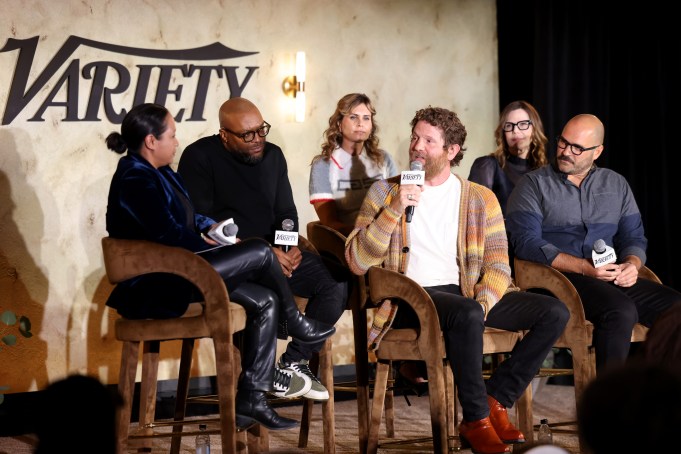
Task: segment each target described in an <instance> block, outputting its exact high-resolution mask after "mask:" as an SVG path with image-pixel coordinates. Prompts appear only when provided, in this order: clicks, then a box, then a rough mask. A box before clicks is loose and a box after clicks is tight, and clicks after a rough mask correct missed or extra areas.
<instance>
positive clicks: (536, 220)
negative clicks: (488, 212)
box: [506, 165, 648, 265]
mask: <svg viewBox="0 0 681 454" xmlns="http://www.w3.org/2000/svg"><path fill="white" fill-rule="evenodd" d="M567 177H568V176H567V174H564V173H562V172H560V171H558V170H555V169H554V168H553V167H552V166H550V165H549V166H545V167H542V168H540V169H537V170H534V171H532V172H530V173H528V174H526V175H525V176H524V177H523V178H521V179H520V181H519V182H518V184H517V185H516V187H515V189H514V190H513V193H512V194H511V197H510V198H509V200H508V205H507V207H506V229H507V231H508V233H509V237H510V241H511V246H512V247H513V250H514V251H515V254H516V256H517V257H518V258H520V259H524V260H531V261H533V262H539V263H544V264H547V265H550V264H551V263H552V262H553V260H554V259H555V258H556V256H557V255H558V254H559V253H561V252H563V253H566V254H570V255H572V256H575V257H582V258H589V259H590V258H591V251H592V248H593V244H594V242H595V241H596V240H599V239H602V240H604V241H605V243H606V244H607V245H609V246H612V247H614V249H615V252H616V253H617V256H618V257H622V258H623V257H626V256H629V255H635V256H636V257H638V258H639V259H640V260H641V263H642V264H644V263H645V261H646V252H645V251H646V247H647V243H648V240H647V239H646V237H645V235H644V233H643V222H642V220H641V213H640V212H639V210H638V206H637V205H636V200H635V199H634V195H633V193H632V191H631V188H630V187H629V184H628V183H627V181H626V180H625V178H624V177H623V176H622V175H620V174H618V173H616V172H614V171H612V170H610V169H604V168H599V167H596V166H595V165H594V166H593V167H592V168H591V170H590V171H589V173H588V175H587V176H586V178H584V180H583V181H582V184H581V186H580V187H577V186H576V185H575V184H574V183H572V182H571V181H570V180H568V178H567Z"/></svg>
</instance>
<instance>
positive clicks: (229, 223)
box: [208, 218, 239, 244]
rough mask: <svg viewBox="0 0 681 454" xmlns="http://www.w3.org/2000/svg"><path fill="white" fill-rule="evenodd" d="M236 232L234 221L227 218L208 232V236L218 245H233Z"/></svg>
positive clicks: (237, 228)
mask: <svg viewBox="0 0 681 454" xmlns="http://www.w3.org/2000/svg"><path fill="white" fill-rule="evenodd" d="M238 231H239V227H238V226H237V225H236V224H235V223H234V219H233V218H229V219H227V220H226V221H222V222H221V223H220V224H219V225H218V226H217V227H215V228H214V229H213V230H211V231H210V232H208V236H210V237H211V238H212V239H214V240H215V241H217V242H218V243H220V244H235V243H236V233H237V232H238Z"/></svg>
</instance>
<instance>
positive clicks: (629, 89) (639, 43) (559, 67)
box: [497, 0, 681, 289]
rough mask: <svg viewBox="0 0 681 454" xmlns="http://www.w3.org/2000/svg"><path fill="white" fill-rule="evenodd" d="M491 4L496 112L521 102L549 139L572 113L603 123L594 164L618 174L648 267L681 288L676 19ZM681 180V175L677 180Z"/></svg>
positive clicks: (620, 6)
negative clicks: (631, 198) (632, 204)
mask: <svg viewBox="0 0 681 454" xmlns="http://www.w3.org/2000/svg"><path fill="white" fill-rule="evenodd" d="M625 5H626V3H622V2H605V1H599V0H596V1H584V0H569V1H568V0H525V1H519V0H497V27H498V35H499V36H498V37H499V103H500V106H499V109H500V110H501V109H502V108H503V107H504V106H505V105H506V104H508V103H509V102H511V101H514V100H518V99H524V100H526V101H528V102H530V103H531V104H532V105H534V106H535V107H536V108H537V110H538V112H539V115H540V116H541V118H542V121H543V122H544V128H545V133H546V136H547V137H548V138H549V145H548V149H549V153H550V159H553V157H555V149H556V145H555V144H556V142H555V137H556V136H557V135H558V134H560V132H561V131H562V129H563V125H564V124H565V123H566V122H567V121H568V120H569V119H570V118H572V117H573V116H574V115H577V114H580V113H591V114H594V115H596V116H597V117H599V118H600V119H601V121H603V124H604V125H605V149H604V151H603V153H602V154H601V157H600V158H599V159H598V160H597V161H596V164H597V165H599V166H600V167H607V168H610V169H613V170H615V171H616V172H618V173H620V174H622V175H623V176H624V177H625V178H626V179H627V180H628V181H629V184H630V185H631V187H632V190H633V191H634V194H635V196H636V201H637V203H638V206H639V209H640V210H641V214H642V216H643V224H644V227H645V232H646V237H647V238H648V251H647V252H648V262H647V265H648V266H649V267H650V268H651V269H652V270H653V271H655V272H656V273H657V275H658V276H659V277H660V278H661V279H662V281H663V282H664V283H665V284H667V285H669V286H671V287H675V288H677V289H679V288H681V270H680V269H679V268H678V267H675V265H674V263H675V262H676V260H675V258H676V256H681V251H680V249H681V246H680V245H679V242H678V241H677V238H676V235H677V233H676V232H677V226H676V225H675V224H673V223H672V220H673V219H674V218H675V216H674V215H675V214H676V213H675V210H676V207H677V206H678V205H679V199H680V198H681V191H679V190H678V186H679V184H681V181H678V180H676V178H677V175H679V171H678V167H679V164H680V159H679V150H677V149H676V144H675V143H674V139H673V134H674V131H677V133H678V131H679V130H681V113H680V108H681V105H680V101H681V64H680V62H679V59H680V57H681V22H680V21H678V20H677V18H676V16H675V15H674V14H672V13H671V12H670V11H669V8H667V7H666V6H663V4H662V3H661V2H658V1H657V0H655V1H647V2H642V3H635V4H631V7H627V6H625ZM680 180H681V178H680Z"/></svg>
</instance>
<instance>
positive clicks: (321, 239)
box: [298, 221, 394, 453]
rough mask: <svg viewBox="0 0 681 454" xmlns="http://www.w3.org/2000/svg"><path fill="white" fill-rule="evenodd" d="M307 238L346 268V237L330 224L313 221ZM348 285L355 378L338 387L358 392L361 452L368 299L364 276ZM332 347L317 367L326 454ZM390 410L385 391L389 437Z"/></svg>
mask: <svg viewBox="0 0 681 454" xmlns="http://www.w3.org/2000/svg"><path fill="white" fill-rule="evenodd" d="M307 239H308V240H309V241H310V243H312V245H313V246H314V248H315V249H316V250H317V252H318V253H319V254H320V255H322V256H323V257H326V258H329V259H331V260H335V261H336V262H338V263H339V264H340V265H341V266H343V267H345V268H348V264H347V262H346V260H345V239H346V238H345V236H344V235H343V234H341V233H340V232H338V231H337V230H335V229H333V228H331V227H327V226H325V225H323V224H321V223H320V222H319V221H313V222H310V223H308V224H307ZM348 272H349V268H348ZM353 276H354V275H353ZM351 285H352V288H351V293H350V295H349V297H348V306H347V310H349V311H351V312H352V320H353V323H352V325H353V336H354V344H355V373H356V379H355V383H354V384H347V385H346V386H341V387H339V389H341V390H346V391H354V392H356V393H357V409H358V421H357V426H358V435H359V449H360V452H364V450H365V449H366V443H367V440H368V436H369V415H368V411H366V410H367V409H368V408H369V393H370V380H369V353H368V350H367V313H366V308H365V307H364V304H365V302H366V300H367V291H366V280H365V277H364V276H354V278H353V279H352V284H351ZM331 349H332V341H331V339H329V340H328V341H327V342H326V344H325V345H324V348H323V349H322V350H321V351H320V352H319V369H320V370H321V374H320V381H321V382H322V383H323V384H324V386H326V388H327V389H328V390H329V391H330V393H329V395H330V396H331V397H330V399H329V401H327V402H325V403H323V404H322V421H323V427H324V452H325V453H333V452H335V416H334V407H333V406H334V402H333V392H331V391H332V390H334V382H333V355H332V351H331ZM305 409H306V410H307V412H304V413H303V420H302V422H301V432H300V438H299V445H298V446H299V447H301V448H304V447H306V446H307V431H308V430H309V421H310V418H311V410H312V402H307V403H306V405H305ZM392 409H393V394H392V392H388V393H387V397H386V420H387V421H388V422H387V426H388V434H389V436H394V426H393V420H394V418H393V416H392V415H393V413H392ZM362 410H364V411H362Z"/></svg>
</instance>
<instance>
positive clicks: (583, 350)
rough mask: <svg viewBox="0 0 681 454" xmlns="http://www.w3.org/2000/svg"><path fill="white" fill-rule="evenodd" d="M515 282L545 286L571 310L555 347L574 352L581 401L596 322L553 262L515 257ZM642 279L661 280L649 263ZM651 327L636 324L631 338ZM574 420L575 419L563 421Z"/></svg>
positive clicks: (591, 365)
mask: <svg viewBox="0 0 681 454" xmlns="http://www.w3.org/2000/svg"><path fill="white" fill-rule="evenodd" d="M514 274H515V282H516V285H517V286H518V287H520V289H522V290H529V289H543V290H546V291H548V292H550V293H551V294H553V295H554V296H555V297H556V298H558V299H559V300H561V301H562V302H563V303H564V304H565V305H566V306H567V308H568V310H569V311H570V319H569V320H568V323H567V325H566V326H565V330H564V331H563V334H562V335H561V336H560V338H559V339H558V340H557V341H556V343H555V347H558V348H568V349H570V351H571V352H572V373H573V376H574V382H575V401H576V402H578V401H579V398H580V396H581V395H582V392H583V391H584V388H585V387H586V385H587V384H588V383H589V382H590V381H591V380H593V379H594V378H595V377H596V355H595V350H594V348H593V345H592V339H593V324H592V323H591V322H590V321H588V320H587V319H586V316H585V315H584V307H583V306H582V299H581V298H580V296H579V294H578V293H577V290H576V289H575V287H574V285H572V283H571V282H570V281H569V280H568V278H566V277H565V275H563V273H561V272H560V271H558V270H556V269H555V268H552V267H550V266H547V265H544V264H541V263H536V262H530V261H527V260H521V259H518V258H517V257H516V258H515V266H514ZM639 278H640V279H648V280H652V281H654V282H657V283H661V281H660V279H659V278H658V277H657V275H656V274H655V273H653V272H652V271H651V270H650V269H649V268H647V267H646V266H643V267H641V269H640V270H639ZM647 333H648V328H647V327H645V326H643V325H641V324H638V323H637V324H636V325H635V326H634V329H633V331H632V333H631V341H632V342H642V341H644V340H645V338H646V335H647ZM563 424H570V425H572V424H574V422H570V423H563Z"/></svg>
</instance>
